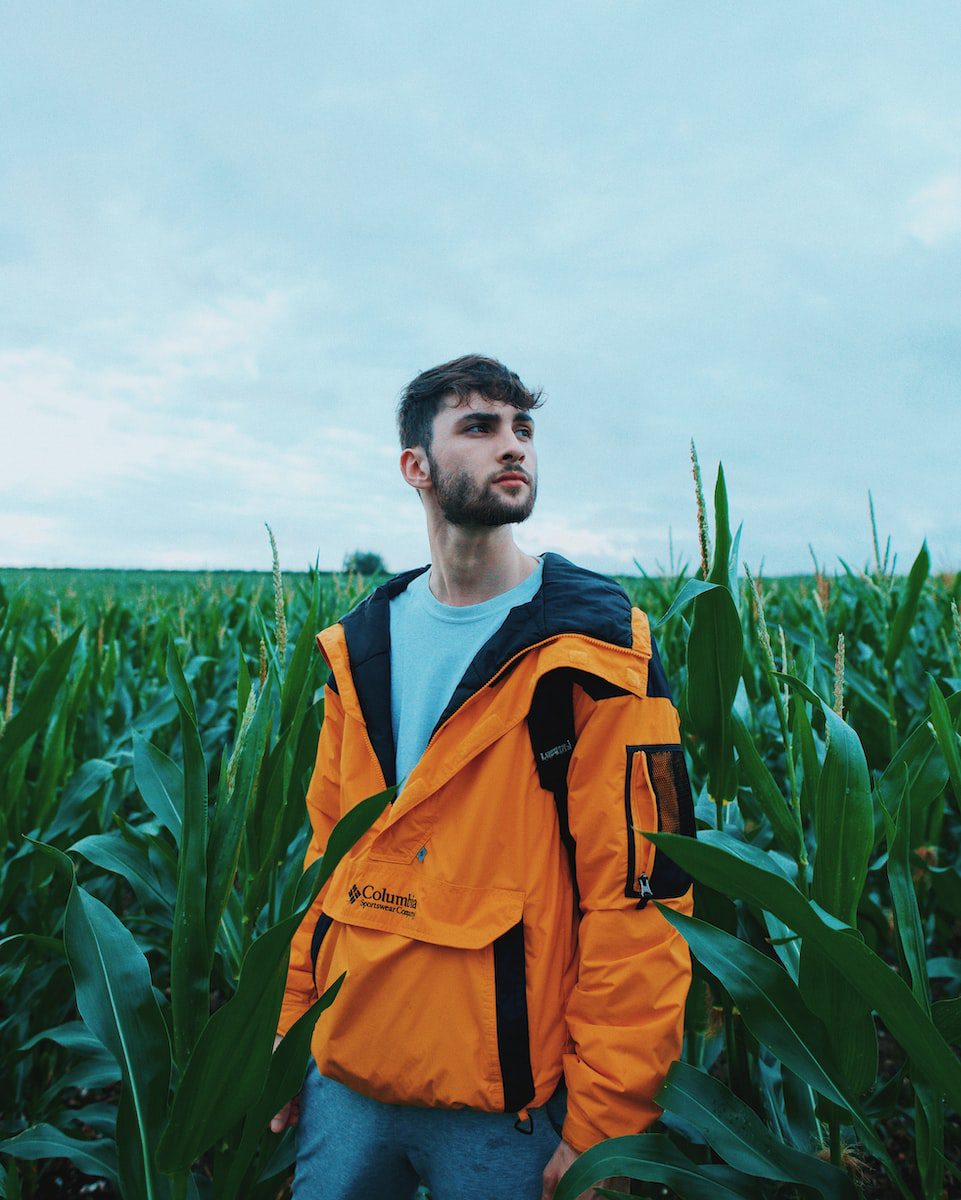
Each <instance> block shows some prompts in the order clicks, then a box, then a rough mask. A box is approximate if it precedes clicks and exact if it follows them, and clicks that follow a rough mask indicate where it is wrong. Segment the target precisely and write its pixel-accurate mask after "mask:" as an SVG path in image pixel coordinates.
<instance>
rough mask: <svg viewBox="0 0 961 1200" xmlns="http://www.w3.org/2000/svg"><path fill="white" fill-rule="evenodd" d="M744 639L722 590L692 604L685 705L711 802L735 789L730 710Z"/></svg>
mask: <svg viewBox="0 0 961 1200" xmlns="http://www.w3.org/2000/svg"><path fill="white" fill-rule="evenodd" d="M743 651H744V636H743V633H742V631H741V621H740V617H739V616H738V613H737V609H736V607H735V605H734V599H733V597H732V595H731V593H730V591H728V589H727V588H726V587H715V588H713V589H712V590H711V591H709V592H702V593H701V594H700V595H699V596H698V597H697V598H696V599H695V601H694V618H693V620H692V622H691V632H690V634H689V635H688V639H687V687H686V689H685V693H684V706H685V709H686V711H687V714H688V718H689V721H690V724H691V725H692V727H693V728H694V730H695V731H696V732H697V734H698V736H699V737H700V739H701V741H702V743H703V745H704V747H705V753H706V756H707V761H708V773H709V776H710V784H709V790H710V792H711V795H712V796H713V797H714V799H715V800H729V799H733V797H734V795H735V794H736V791H737V776H736V772H735V770H734V752H733V741H732V738H731V729H730V712H731V706H732V705H733V703H734V696H735V693H736V692H737V684H738V680H739V679H740V676H741V665H742V659H743Z"/></svg>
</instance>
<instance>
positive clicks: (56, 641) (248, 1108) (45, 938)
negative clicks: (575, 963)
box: [0, 463, 961, 1200]
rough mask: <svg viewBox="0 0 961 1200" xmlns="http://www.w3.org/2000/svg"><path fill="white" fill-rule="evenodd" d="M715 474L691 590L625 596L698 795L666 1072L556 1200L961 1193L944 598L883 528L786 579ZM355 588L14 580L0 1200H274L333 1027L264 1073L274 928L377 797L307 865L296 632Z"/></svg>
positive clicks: (955, 747) (1, 636) (2, 581)
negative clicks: (678, 1002)
mask: <svg viewBox="0 0 961 1200" xmlns="http://www.w3.org/2000/svg"><path fill="white" fill-rule="evenodd" d="M695 478H696V482H697V495H698V513H699V521H698V524H699V541H700V547H701V561H700V562H699V563H698V564H697V565H696V569H694V570H691V569H690V568H689V567H688V566H687V565H684V564H682V565H681V566H679V567H677V568H676V569H675V570H674V571H673V572H672V573H671V574H669V575H666V576H665V575H658V576H652V575H644V574H643V572H642V577H641V578H631V579H625V580H622V582H623V583H624V586H625V587H626V588H627V589H628V591H629V592H630V593H631V595H632V597H633V599H634V601H635V603H638V604H639V605H640V606H641V607H642V608H644V609H645V611H646V612H647V613H648V614H649V615H650V618H651V622H652V625H653V626H654V630H655V636H656V637H657V640H658V645H659V647H660V650H661V654H662V658H663V660H664V663H665V666H666V669H667V674H668V678H669V680H670V682H671V685H672V688H673V691H674V699H675V702H676V703H677V706H678V709H679V712H680V716H681V725H682V730H683V731H684V736H685V739H686V745H685V749H686V751H687V758H688V766H689V771H690V775H691V780H692V786H693V789H694V793H695V797H696V801H697V818H698V838H697V840H696V841H693V840H691V839H687V838H681V837H678V836H675V835H672V834H669V833H658V832H656V831H651V835H650V836H651V840H652V841H654V842H655V844H656V845H657V846H658V847H660V848H663V849H664V850H665V851H666V852H667V853H668V854H670V856H671V857H672V858H674V859H675V861H676V862H677V863H678V864H679V865H680V866H681V867H683V868H684V869H685V870H686V871H687V872H689V873H690V874H691V875H692V876H693V878H694V879H695V881H696V883H695V898H696V900H695V914H694V916H693V917H692V918H687V917H684V916H682V915H680V914H677V913H674V912H673V911H672V910H669V909H662V911H663V912H664V915H665V917H666V918H667V919H668V920H670V921H671V922H672V923H673V924H674V925H676V926H677V927H678V929H679V930H680V931H681V933H682V934H683V936H684V938H685V939H686V940H687V942H688V944H689V946H690V949H691V953H692V958H693V962H694V979H693V984H692V987H691V992H690V996H689V1000H688V1006H687V1014H686V1028H685V1039H684V1052H683V1056H682V1060H681V1061H679V1062H677V1063H675V1064H674V1065H673V1066H672V1068H671V1070H670V1073H669V1075H668V1077H667V1080H666V1082H665V1084H664V1086H663V1088H662V1089H661V1091H660V1093H659V1094H658V1097H657V1099H658V1103H659V1104H660V1105H661V1106H662V1107H663V1109H664V1113H663V1117H662V1118H661V1120H660V1121H659V1122H658V1123H657V1124H656V1125H655V1126H654V1127H652V1128H651V1129H650V1130H648V1131H647V1132H645V1133H642V1134H638V1135H636V1136H632V1137H626V1138H617V1139H613V1140H611V1141H608V1142H605V1143H602V1144H601V1145H600V1146H597V1147H595V1148H594V1149H593V1150H591V1151H588V1152H587V1153H586V1154H584V1155H582V1156H581V1157H580V1158H579V1159H578V1160H577V1162H576V1163H575V1165H574V1167H573V1168H572V1169H571V1170H570V1172H569V1173H568V1175H567V1176H566V1177H565V1180H564V1181H563V1183H562V1184H561V1187H560V1189H559V1190H558V1193H557V1200H573V1198H574V1197H576V1196H578V1195H579V1194H580V1193H581V1192H582V1191H583V1190H584V1188H586V1187H587V1186H589V1185H590V1184H591V1183H592V1182H594V1181H596V1180H599V1179H603V1178H606V1177H608V1176H629V1177H631V1178H632V1179H635V1180H638V1181H643V1182H641V1183H638V1184H637V1185H635V1194H642V1195H647V1196H651V1197H654V1196H671V1195H673V1196H678V1197H682V1198H684V1200H702V1198H705V1200H706V1198H710V1200H719V1198H720V1200H727V1198H733V1197H758V1198H767V1197H824V1198H825V1200H841V1198H850V1200H855V1198H856V1197H858V1196H864V1197H889V1196H902V1197H908V1198H914V1197H922V1198H924V1200H936V1198H937V1197H941V1196H952V1195H954V1196H961V1165H959V1164H961V1121H959V1113H961V1063H959V1058H958V1054H957V1046H958V1042H959V1039H961V936H959V934H961V738H959V733H958V731H959V728H961V618H959V614H958V604H959V603H961V576H958V575H954V576H940V577H939V576H935V575H932V574H931V571H930V561H929V556H928V551H927V547H926V546H925V545H922V547H921V548H920V551H919V552H918V553H917V556H916V558H915V559H914V561H913V565H912V566H911V568H910V571H909V572H908V573H907V574H902V575H897V574H895V563H894V561H891V562H889V561H888V559H889V549H890V547H888V550H886V551H885V552H884V554H882V553H881V549H880V543H879V539H878V536H877V532H876V530H875V529H874V523H873V510H872V531H871V542H872V545H871V547H870V549H871V552H872V553H873V564H872V565H871V566H870V567H868V568H867V569H864V570H860V569H854V568H852V567H851V566H849V565H848V564H847V563H846V562H844V561H841V562H840V565H839V567H837V568H835V569H831V570H830V571H828V569H827V568H826V567H824V566H823V565H821V564H817V563H815V574H814V575H812V576H809V577H803V578H793V579H775V580H766V579H764V578H763V576H762V575H760V574H759V572H758V571H757V570H756V569H755V570H751V569H750V564H745V565H744V567H743V568H739V563H738V546H739V535H740V530H738V531H737V532H736V533H735V534H734V535H732V532H731V528H730V521H729V516H728V498H727V493H726V489H725V484H724V475H723V470H721V469H719V471H718V475H717V485H716V488H715V494H714V506H713V519H712V520H709V519H708V514H707V511H706V506H705V504H704V501H703V497H702V495H701V485H700V473H699V471H698V470H697V468H696V463H695ZM866 540H867V539H866ZM271 543H273V537H272V535H271ZM370 582H371V581H366V580H362V579H360V578H358V577H346V578H345V577H342V576H337V575H325V574H323V573H320V572H318V571H317V570H316V569H313V570H310V571H308V572H306V573H304V574H299V575H296V576H293V575H290V576H288V577H287V579H286V580H285V579H283V578H282V577H281V574H280V569H279V565H278V563H277V556H276V548H274V571H273V575H272V576H271V575H270V574H264V575H248V576H244V575H239V574H232V575H226V574H224V575H220V574H218V575H188V574H185V575H181V576H167V575H163V576H161V575H149V574H143V573H138V572H130V573H122V572H115V573H104V572H76V573H65V572H56V573H45V572H39V571H38V572H17V571H0V622H2V624H0V688H2V689H3V707H2V715H0V722H2V733H0V844H2V845H3V850H4V865H3V875H2V881H0V1079H2V1081H3V1087H2V1090H0V1164H2V1166H0V1197H6V1198H9V1200H19V1198H20V1197H48V1196H79V1195H102V1196H120V1197H123V1198H124V1200H140V1198H141V1197H146V1198H147V1200H183V1198H186V1197H196V1198H203V1200H207V1198H210V1200H240V1198H243V1200H267V1198H268V1197H269V1198H270V1200H273V1198H274V1197H278V1196H282V1195H284V1194H285V1189H286V1187H287V1185H288V1183H289V1178H290V1175H291V1171H292V1163H293V1157H294V1131H293V1130H292V1129H288V1130H286V1131H285V1132H284V1133H283V1134H281V1135H275V1134H272V1133H271V1132H270V1131H269V1129H268V1122H269V1119H270V1117H271V1116H272V1115H273V1114H274V1113H275V1112H277V1111H278V1110H279V1109H280V1108H281V1107H282V1106H283V1104H284V1103H286V1101H287V1100H288V1099H289V1098H290V1097H291V1096H292V1095H294V1094H295V1093H296V1092H297V1091H298V1090H299V1087H300V1084H301V1082H302V1080H303V1075H304V1071H305V1067H306V1063H307V1056H308V1053H309V1042H310V1034H311V1030H312V1028H313V1024H314V1022H315V1021H317V1020H321V1021H322V1020H324V1016H323V1010H324V1009H325V1008H326V1007H327V1006H328V1005H330V1004H336V1003H338V1000H337V996H336V985H335V986H334V988H332V989H331V990H330V991H329V992H328V993H327V994H326V995H324V996H322V997H320V998H319V999H318V1000H317V1002H316V1003H315V1005H314V1006H313V1008H312V1009H311V1010H310V1011H309V1012H308V1013H307V1014H305V1015H304V1017H302V1018H301V1020H300V1021H299V1022H298V1023H297V1025H295V1026H294V1028H293V1029H292V1030H291V1032H290V1033H289V1034H288V1036H287V1037H286V1038H285V1039H284V1040H283V1042H282V1043H281V1045H280V1048H279V1049H278V1051H277V1053H276V1054H272V1053H271V1050H272V1043H273V1035H274V1030H275V1027H276V1020H277V1014H278V1012H279V1007H280V1001H281V994H282V991H283V985H284V978H285V974H286V961H287V954H288V948H289V943H290V939H291V937H292V935H293V932H294V930H295V929H296V927H297V925H298V923H299V921H300V919H301V917H302V915H303V914H304V913H305V912H306V910H307V908H308V907H309V905H310V902H311V900H312V899H313V897H314V896H315V895H316V894H317V891H318V890H319V888H321V887H322V886H323V883H324V881H325V879H326V878H327V877H328V876H329V874H330V872H331V871H332V870H333V868H334V866H335V865H336V862H337V860H338V858H339V856H340V855H342V854H343V853H344V852H345V851H346V849H347V848H349V846H350V845H351V843H352V842H353V840H355V839H356V838H357V837H359V836H361V834H362V833H363V832H364V830H365V829H366V828H367V827H368V826H369V825H370V824H371V823H372V822H373V821H374V820H376V818H377V815H378V814H379V812H380V811H381V810H382V808H383V807H384V805H385V804H386V803H387V801H388V799H389V795H388V794H387V793H385V794H384V795H381V796H374V797H371V798H370V799H369V800H367V801H365V802H364V803H363V804H361V805H359V806H358V807H357V808H356V809H355V810H354V811H353V812H351V813H350V814H349V815H348V817H346V818H345V819H344V820H343V821H342V822H341V823H340V825H339V826H338V827H337V829H336V831H335V833H334V835H333V836H332V837H331V840H330V844H329V846H328V850H327V853H326V854H325V855H324V857H323V859H322V860H320V861H319V862H318V863H316V864H314V866H313V867H312V868H311V870H310V871H308V872H307V873H305V874H303V875H302V874H301V869H300V868H301V864H302V860H303V855H304V851H305V848H306V842H307V835H308V829H307V826H306V816H305V810H304V795H305V791H306V786H307V782H308V779H309V776H310V771H311V768H312V766H313V759H314V753H315V749H316V743H317V736H318V733H319V730H320V726H321V722H322V720H323V705H322V699H321V695H322V685H323V682H324V678H325V675H326V671H325V670H324V669H323V664H322V660H321V658H320V656H319V654H318V653H317V652H316V650H315V646H314V640H313V638H314V634H315V633H316V632H317V630H319V629H320V628H322V627H323V626H325V625H327V624H329V623H331V622H333V621H335V620H336V619H337V618H338V617H339V616H340V615H342V614H343V613H344V612H346V611H347V609H348V608H350V607H351V606H352V605H353V604H354V603H356V601H357V600H358V599H360V598H361V596H362V595H363V594H365V590H366V588H367V587H369V586H370ZM481 1200H482V1198H481Z"/></svg>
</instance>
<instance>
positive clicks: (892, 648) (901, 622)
mask: <svg viewBox="0 0 961 1200" xmlns="http://www.w3.org/2000/svg"><path fill="white" fill-rule="evenodd" d="M930 570H931V556H930V555H929V554H928V543H927V541H926V540H925V541H923V542H922V543H921V549H920V550H919V551H918V556H917V558H916V559H915V560H914V564H913V565H912V567H911V570H910V572H909V573H908V577H907V579H906V580H905V581H904V584H903V585H902V588H901V596H900V598H899V600H898V607H897V611H896V612H895V614H894V620H893V621H892V622H891V628H890V630H889V632H888V645H887V649H886V651H885V654H884V667H885V670H887V671H891V670H892V669H893V667H894V664H895V663H896V662H897V661H898V658H899V657H900V654H901V651H902V650H903V648H904V643H905V642H906V641H907V637H908V633H909V631H910V629H911V626H912V624H913V623H914V617H915V614H916V613H917V611H918V601H919V600H920V599H921V590H922V588H923V587H924V581H925V580H926V579H927V577H928V572H929V571H930Z"/></svg>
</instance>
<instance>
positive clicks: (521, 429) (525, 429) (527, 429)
mask: <svg viewBox="0 0 961 1200" xmlns="http://www.w3.org/2000/svg"><path fill="white" fill-rule="evenodd" d="M517 432H518V433H526V434H527V436H528V437H529V438H532V437H533V436H534V430H533V429H531V428H530V427H529V426H527V425H518V427H517Z"/></svg>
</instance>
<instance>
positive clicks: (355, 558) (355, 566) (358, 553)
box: [344, 550, 387, 575]
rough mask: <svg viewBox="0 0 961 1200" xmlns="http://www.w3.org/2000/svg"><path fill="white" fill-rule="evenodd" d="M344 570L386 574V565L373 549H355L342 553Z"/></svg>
mask: <svg viewBox="0 0 961 1200" xmlns="http://www.w3.org/2000/svg"><path fill="white" fill-rule="evenodd" d="M344 570H345V571H351V572H355V573H356V574H358V575H386V574H387V565H386V563H385V562H384V560H383V559H382V558H381V556H380V555H379V554H375V553H374V551H373V550H355V551H354V552H353V554H345V555H344Z"/></svg>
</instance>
